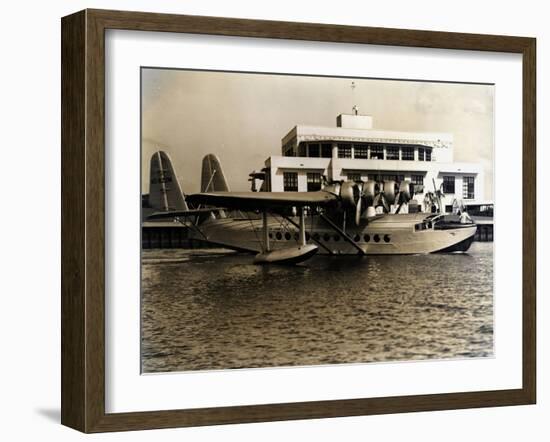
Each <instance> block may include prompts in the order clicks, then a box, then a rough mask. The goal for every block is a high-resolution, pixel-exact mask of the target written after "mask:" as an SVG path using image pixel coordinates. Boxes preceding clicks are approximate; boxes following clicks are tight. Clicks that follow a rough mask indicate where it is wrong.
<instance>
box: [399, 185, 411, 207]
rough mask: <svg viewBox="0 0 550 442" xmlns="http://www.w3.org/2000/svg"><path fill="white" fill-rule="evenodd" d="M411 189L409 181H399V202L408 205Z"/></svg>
mask: <svg viewBox="0 0 550 442" xmlns="http://www.w3.org/2000/svg"><path fill="white" fill-rule="evenodd" d="M411 187H413V186H412V184H411V182H410V181H401V183H400V184H399V195H400V196H399V199H400V200H401V201H400V202H403V203H408V202H409V201H410V200H411V198H412V192H411ZM413 192H414V191H413Z"/></svg>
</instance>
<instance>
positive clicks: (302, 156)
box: [264, 114, 485, 211]
mask: <svg viewBox="0 0 550 442" xmlns="http://www.w3.org/2000/svg"><path fill="white" fill-rule="evenodd" d="M281 154H282V155H280V156H271V157H269V158H268V159H267V160H266V161H265V169H264V170H265V174H266V177H265V178H266V180H265V184H264V190H271V191H274V192H275V191H303V192H306V191H314V190H319V189H320V188H321V187H322V185H323V180H322V176H325V177H326V178H327V179H328V180H334V181H336V180H355V181H367V180H377V181H384V180H396V181H397V182H401V181H403V180H409V181H411V182H412V183H413V184H415V185H417V186H418V188H419V189H421V187H420V186H423V191H422V192H421V193H419V194H418V195H416V196H415V200H416V202H417V203H418V206H419V208H420V209H421V210H427V209H428V208H427V207H425V206H426V205H425V204H424V200H425V196H426V193H427V192H430V191H432V192H433V191H434V186H433V182H435V185H436V188H437V189H439V188H440V187H442V190H443V192H444V194H445V196H444V198H443V204H444V205H445V208H446V209H447V211H451V210H452V208H453V207H457V206H462V205H464V204H469V203H476V202H478V201H482V200H484V199H485V195H484V189H483V183H484V177H483V167H482V166H481V164H479V163H464V162H455V161H454V155H453V136H452V134H449V133H435V132H401V131H386V130H378V129H373V118H372V117H371V116H368V115H359V114H353V115H349V114H341V115H338V117H337V118H336V127H326V126H304V125H297V126H295V127H294V128H292V129H291V130H290V131H289V132H288V133H287V135H285V136H284V137H283V139H282V143H281ZM413 204H414V202H413Z"/></svg>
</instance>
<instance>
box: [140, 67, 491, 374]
mask: <svg viewBox="0 0 550 442" xmlns="http://www.w3.org/2000/svg"><path fill="white" fill-rule="evenodd" d="M494 96H495V87H494V84H487V83H450V82H440V81H418V80H415V81H413V80H408V79H380V78H348V77H330V76H316V75H294V74H292V75H291V74H288V75H287V74H273V73H259V72H258V73H256V72H228V71H206V70H185V69H168V68H161V67H142V68H141V189H140V193H141V220H140V221H139V222H140V223H141V361H140V362H141V372H142V373H144V374H146V373H166V372H189V371H201V370H227V369H257V368H283V367H297V366H302V367H304V366H319V365H333V364H366V363H381V362H384V363H401V362H410V361H417V362H420V361H425V360H430V361H434V360H436V361H437V360H440V361H441V362H442V363H444V361H446V360H450V359H455V360H456V359H465V358H491V357H494V339H495V336H494V327H493V322H494V299H493V293H494V292H493V245H494V242H493V211H494V204H493V200H494V191H495V189H494ZM136 197H137V195H136Z"/></svg>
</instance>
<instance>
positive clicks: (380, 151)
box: [370, 146, 384, 160]
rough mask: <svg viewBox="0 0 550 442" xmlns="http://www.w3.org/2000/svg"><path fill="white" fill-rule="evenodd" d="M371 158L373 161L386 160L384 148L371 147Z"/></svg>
mask: <svg viewBox="0 0 550 442" xmlns="http://www.w3.org/2000/svg"><path fill="white" fill-rule="evenodd" d="M370 158H371V159H372V160H383V159H384V148H383V147H382V146H371V147H370Z"/></svg>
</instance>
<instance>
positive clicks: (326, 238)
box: [323, 233, 330, 241]
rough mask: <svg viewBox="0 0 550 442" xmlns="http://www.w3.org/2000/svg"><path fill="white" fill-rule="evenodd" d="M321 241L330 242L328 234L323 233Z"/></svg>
mask: <svg viewBox="0 0 550 442" xmlns="http://www.w3.org/2000/svg"><path fill="white" fill-rule="evenodd" d="M323 239H324V240H325V241H330V235H329V234H328V233H325V234H324V235H323Z"/></svg>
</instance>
